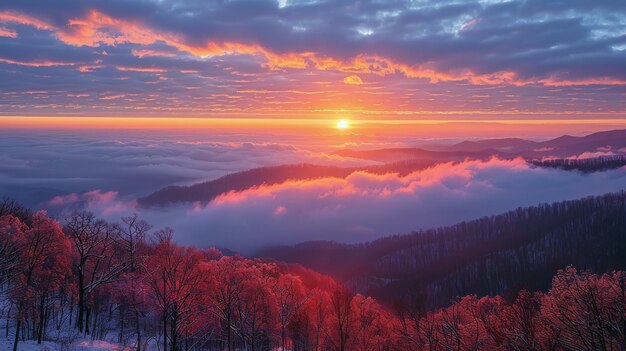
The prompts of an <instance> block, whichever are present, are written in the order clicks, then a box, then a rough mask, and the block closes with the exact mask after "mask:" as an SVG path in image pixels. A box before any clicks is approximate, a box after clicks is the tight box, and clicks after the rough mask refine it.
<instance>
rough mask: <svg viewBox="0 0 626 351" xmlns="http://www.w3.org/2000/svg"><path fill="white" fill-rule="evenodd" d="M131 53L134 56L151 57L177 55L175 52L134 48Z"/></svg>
mask: <svg viewBox="0 0 626 351" xmlns="http://www.w3.org/2000/svg"><path fill="white" fill-rule="evenodd" d="M131 53H132V54H133V55H134V56H137V57H139V58H144V57H150V56H163V57H175V56H176V54H175V53H173V52H167V51H160V50H149V49H132V50H131Z"/></svg>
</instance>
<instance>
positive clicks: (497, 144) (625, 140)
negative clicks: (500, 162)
mask: <svg viewBox="0 0 626 351" xmlns="http://www.w3.org/2000/svg"><path fill="white" fill-rule="evenodd" d="M624 148H626V129H621V130H611V131H605V132H598V133H593V134H589V135H586V136H582V137H575V136H570V135H563V136H560V137H558V138H555V139H552V140H547V141H543V142H534V141H529V140H524V139H515V138H511V139H487V140H480V141H464V142H461V143H459V144H456V145H452V146H450V147H448V149H447V150H449V151H459V150H465V151H485V150H488V149H494V150H498V151H505V152H508V153H512V154H516V155H518V156H526V157H529V156H556V157H569V156H573V155H578V154H581V153H583V152H596V151H607V152H608V151H612V152H615V153H626V150H624ZM620 149H622V150H621V151H620Z"/></svg>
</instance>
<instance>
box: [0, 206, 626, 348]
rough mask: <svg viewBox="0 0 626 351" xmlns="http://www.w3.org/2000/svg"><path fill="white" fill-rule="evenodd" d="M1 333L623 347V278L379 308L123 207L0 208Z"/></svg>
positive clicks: (150, 340) (331, 344)
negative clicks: (189, 239)
mask: <svg viewBox="0 0 626 351" xmlns="http://www.w3.org/2000/svg"><path fill="white" fill-rule="evenodd" d="M0 210H2V211H4V212H2V213H0V287H1V289H0V290H1V292H2V300H3V302H4V303H2V304H1V305H0V306H2V310H0V312H1V313H2V317H4V318H5V320H6V325H5V326H4V329H5V330H4V334H5V336H6V337H9V336H12V337H13V342H14V347H13V348H14V350H16V349H17V346H18V344H19V343H20V342H22V341H24V340H36V341H37V342H39V343H41V342H42V341H44V340H53V341H56V342H59V343H61V344H64V345H70V344H71V343H72V342H73V341H74V340H75V339H78V338H82V339H85V338H91V339H104V338H109V339H110V338H111V337H112V336H114V337H115V339H116V340H115V341H116V342H119V343H120V344H122V345H125V346H126V347H129V348H133V349H136V350H144V349H147V348H148V347H150V348H153V349H154V348H157V349H159V350H163V351H182V350H276V349H279V350H298V351H300V350H301V351H308V350H315V351H318V350H319V351H321V350H329V351H330V350H337V351H348V350H357V351H366V350H381V351H383V350H389V351H392V350H484V349H493V350H498V349H500V350H515V349H518V350H548V349H550V350H555V349H568V350H596V349H603V350H609V349H619V348H620V347H622V348H623V347H624V346H625V345H626V274H624V273H623V272H613V273H610V274H605V275H601V276H598V275H594V274H591V273H589V272H582V273H579V272H577V271H576V270H574V269H573V268H567V269H565V270H562V271H559V273H558V274H557V275H556V276H555V277H554V279H553V282H552V288H551V289H550V290H549V291H548V292H547V293H545V294H543V293H529V292H526V291H522V292H521V293H520V294H519V295H517V297H516V298H514V299H511V300H510V301H509V300H507V299H505V298H503V297H501V296H495V297H483V298H477V297H476V296H473V295H469V296H466V297H463V298H461V299H458V300H455V301H453V303H452V304H450V305H449V306H448V307H445V308H442V309H439V310H435V311H428V310H426V309H424V308H423V306H422V305H420V304H416V303H413V301H411V300H399V301H397V303H395V304H393V305H387V306H383V305H381V304H380V303H378V302H377V301H376V300H375V299H373V298H371V297H367V296H364V295H361V294H355V293H354V292H353V291H351V290H350V289H348V288H347V287H346V286H344V285H342V284H340V283H338V282H336V281H335V280H333V279H331V278H329V277H327V276H324V275H321V274H319V273H316V272H314V271H311V270H308V269H306V268H303V267H301V266H298V265H288V264H284V263H280V262H273V261H269V260H261V259H250V258H244V257H240V256H224V255H222V253H221V252H219V251H218V250H216V249H198V248H194V247H185V246H180V245H177V244H176V243H175V242H174V241H173V232H172V230H171V229H168V228H165V229H160V230H153V229H152V228H151V226H150V225H149V224H148V223H147V222H145V221H143V220H141V219H140V218H139V217H137V216H136V215H133V216H128V217H124V218H122V219H121V220H120V221H119V222H116V223H111V222H107V221H104V220H102V219H99V218H97V217H96V216H95V215H94V214H92V213H89V212H74V213H71V214H69V215H67V216H64V217H63V218H61V219H60V220H59V221H57V220H54V219H52V218H49V217H48V216H47V215H46V213H45V212H36V213H30V212H29V211H27V210H24V209H23V208H20V207H19V206H12V207H9V209H8V210H6V209H3V207H2V205H0Z"/></svg>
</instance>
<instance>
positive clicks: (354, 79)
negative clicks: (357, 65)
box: [343, 74, 363, 85]
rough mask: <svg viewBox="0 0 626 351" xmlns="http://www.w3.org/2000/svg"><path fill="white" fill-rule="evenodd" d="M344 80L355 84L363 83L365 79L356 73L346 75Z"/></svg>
mask: <svg viewBox="0 0 626 351" xmlns="http://www.w3.org/2000/svg"><path fill="white" fill-rule="evenodd" d="M343 82H344V83H346V84H353V85H361V84H363V80H362V79H361V77H359V76H357V75H356V74H352V75H349V76H347V77H345V78H344V79H343Z"/></svg>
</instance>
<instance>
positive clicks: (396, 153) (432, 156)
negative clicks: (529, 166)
mask: <svg viewBox="0 0 626 351" xmlns="http://www.w3.org/2000/svg"><path fill="white" fill-rule="evenodd" d="M335 154H336V155H339V156H342V157H352V158H358V159H363V160H371V161H378V162H399V161H407V160H433V161H435V160H436V161H438V162H449V161H462V160H464V159H466V158H473V159H486V158H489V157H491V156H494V155H496V156H501V157H508V156H509V155H507V154H506V153H503V152H499V151H497V150H491V149H485V150H480V151H473V150H472V151H462V150H459V151H456V150H453V151H430V150H425V149H420V148H390V149H374V150H352V149H344V150H338V151H335Z"/></svg>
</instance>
